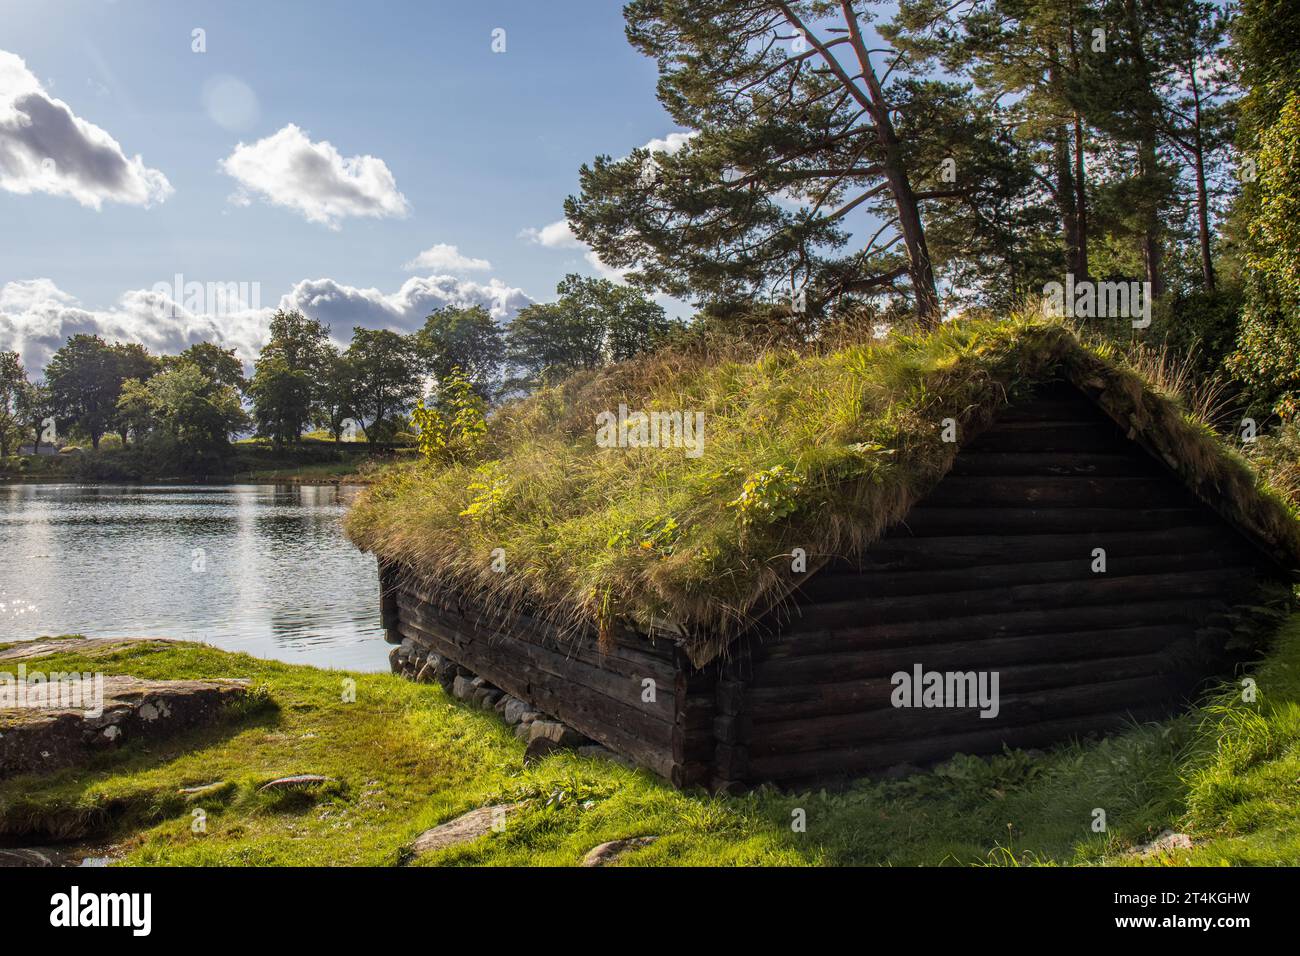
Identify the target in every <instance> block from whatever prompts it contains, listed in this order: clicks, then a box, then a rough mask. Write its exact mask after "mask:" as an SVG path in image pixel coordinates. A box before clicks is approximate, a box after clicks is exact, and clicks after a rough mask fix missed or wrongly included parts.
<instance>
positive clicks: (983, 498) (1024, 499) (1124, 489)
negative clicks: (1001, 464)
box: [924, 475, 1193, 509]
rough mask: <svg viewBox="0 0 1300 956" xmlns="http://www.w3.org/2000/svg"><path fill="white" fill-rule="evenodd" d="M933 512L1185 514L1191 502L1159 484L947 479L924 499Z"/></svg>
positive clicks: (1180, 492)
mask: <svg viewBox="0 0 1300 956" xmlns="http://www.w3.org/2000/svg"><path fill="white" fill-rule="evenodd" d="M924 503H925V505H926V506H927V507H935V508H1072V507H1082V508H1126V509H1128V508H1132V509H1139V508H1189V507H1192V505H1193V499H1192V496H1191V495H1190V494H1189V493H1188V492H1187V491H1186V490H1185V489H1184V488H1183V487H1182V486H1180V485H1178V484H1175V483H1174V482H1173V481H1170V480H1168V479H1165V478H1113V477H1105V478H1061V477H1051V478H1041V477H1028V478H1026V477H1014V476H1012V477H1008V476H1005V475H989V476H976V477H953V476H949V477H947V478H945V479H944V480H943V481H941V482H939V485H938V487H936V488H935V489H934V490H933V491H931V492H930V493H929V494H928V495H926V496H925V502H924Z"/></svg>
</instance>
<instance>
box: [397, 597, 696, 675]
mask: <svg viewBox="0 0 1300 956" xmlns="http://www.w3.org/2000/svg"><path fill="white" fill-rule="evenodd" d="M398 600H399V601H400V602H401V606H402V607H404V608H410V609H411V610H412V612H413V613H417V614H424V615H436V616H437V619H438V620H439V621H441V622H442V623H443V625H444V626H446V627H450V628H453V629H455V630H457V631H458V632H460V633H463V634H467V635H473V636H475V637H476V638H479V637H483V636H486V637H491V638H496V639H501V640H513V641H524V642H526V643H530V644H533V645H535V646H538V647H543V648H546V649H547V650H550V651H553V652H555V653H558V654H562V655H564V656H565V657H569V658H572V659H574V660H576V661H579V662H581V663H583V664H586V665H588V666H591V667H596V668H599V669H601V670H606V671H609V672H611V673H615V674H619V675H621V676H623V677H626V678H629V679H635V680H638V681H639V680H643V679H644V678H647V677H651V678H653V679H654V680H655V682H656V683H657V684H660V685H663V684H671V683H672V682H673V681H674V680H675V679H676V670H675V669H674V667H673V663H672V661H671V660H667V661H665V660H662V659H660V658H657V657H654V656H652V655H649V654H638V653H636V652H635V650H633V649H630V648H619V649H618V650H617V652H612V653H605V652H602V651H601V649H600V648H599V647H598V646H597V644H596V642H595V641H594V640H591V639H587V638H582V637H572V638H569V639H562V638H559V637H558V636H557V632H556V631H555V630H554V629H548V630H539V629H535V628H533V627H530V626H525V625H524V624H523V623H521V622H516V624H515V626H514V627H513V628H512V629H511V630H509V631H502V630H497V629H496V628H494V627H492V626H491V625H490V624H489V623H487V622H480V621H476V620H475V619H473V618H472V617H467V616H465V615H462V614H455V613H452V612H448V611H444V610H441V609H439V608H437V607H435V606H433V605H431V604H429V603H428V602H427V601H424V600H422V599H421V598H419V597H418V596H416V595H413V594H411V593H410V592H409V591H401V592H399V593H398Z"/></svg>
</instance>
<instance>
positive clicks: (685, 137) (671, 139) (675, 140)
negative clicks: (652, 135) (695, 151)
mask: <svg viewBox="0 0 1300 956" xmlns="http://www.w3.org/2000/svg"><path fill="white" fill-rule="evenodd" d="M699 135H700V131H699V130H691V131H690V132H689V133H669V134H668V135H667V136H665V137H664V138H663V139H652V140H650V142H648V143H646V144H645V145H644V146H642V147H641V148H642V149H648V150H649V151H650V152H651V153H667V154H668V155H669V156H671V155H672V154H673V153H675V152H677V151H678V150H679V149H681V148H682V147H683V146H685V145H686V144H687V143H689V142H690V141H691V140H693V139H694V138H695V137H696V136H699Z"/></svg>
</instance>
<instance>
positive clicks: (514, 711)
mask: <svg viewBox="0 0 1300 956" xmlns="http://www.w3.org/2000/svg"><path fill="white" fill-rule="evenodd" d="M497 707H498V708H499V709H500V711H501V717H502V719H503V720H504V721H505V722H506V723H507V724H510V725H511V726H514V725H515V724H518V723H520V722H522V721H523V719H524V715H525V714H528V713H531V711H530V710H529V709H528V703H527V702H526V701H522V700H520V699H519V698H518V697H511V696H510V695H509V694H507V695H506V696H505V697H503V698H501V700H500V701H498V702H497ZM533 719H534V720H536V719H537V718H536V717H534V718H533Z"/></svg>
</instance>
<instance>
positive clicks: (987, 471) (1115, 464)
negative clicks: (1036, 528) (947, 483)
mask: <svg viewBox="0 0 1300 956" xmlns="http://www.w3.org/2000/svg"><path fill="white" fill-rule="evenodd" d="M1161 474H1162V472H1161V471H1160V466H1159V465H1158V464H1157V463H1156V462H1155V461H1153V460H1152V459H1151V457H1150V456H1149V455H1146V454H1142V453H1140V452H1139V453H1128V454H1125V453H1116V452H1112V453H1105V452H1054V453H1053V452H1044V453H1040V452H996V451H994V452H979V451H965V450H964V451H962V452H961V453H960V454H959V455H958V456H957V458H956V460H954V461H953V465H952V469H951V470H950V471H949V472H948V475H949V477H974V476H984V475H988V476H994V475H1004V476H1016V475H1020V476H1033V475H1041V476H1044V477H1047V476H1062V477H1097V478H1100V477H1106V476H1114V477H1119V478H1125V477H1127V478H1147V477H1152V476H1156V475H1161Z"/></svg>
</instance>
